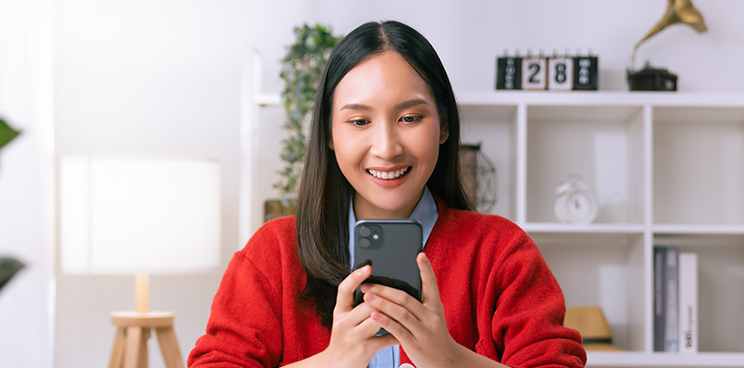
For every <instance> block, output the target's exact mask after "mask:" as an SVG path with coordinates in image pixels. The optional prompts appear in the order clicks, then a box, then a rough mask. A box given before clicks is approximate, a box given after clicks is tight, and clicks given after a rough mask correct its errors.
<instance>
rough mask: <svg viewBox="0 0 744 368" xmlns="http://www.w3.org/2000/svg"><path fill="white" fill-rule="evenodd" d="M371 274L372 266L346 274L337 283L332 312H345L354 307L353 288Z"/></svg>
mask: <svg viewBox="0 0 744 368" xmlns="http://www.w3.org/2000/svg"><path fill="white" fill-rule="evenodd" d="M371 274H372V267H370V266H364V267H362V268H360V269H358V270H356V271H354V272H352V273H351V274H349V276H346V278H345V279H344V281H341V283H340V284H339V285H338V295H337V297H336V307H335V308H334V310H333V313H334V314H336V313H345V312H349V311H351V309H352V308H354V290H356V288H357V286H359V284H361V283H362V282H363V281H364V280H366V279H367V278H368V277H369V275H371Z"/></svg>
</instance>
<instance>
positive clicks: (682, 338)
mask: <svg viewBox="0 0 744 368" xmlns="http://www.w3.org/2000/svg"><path fill="white" fill-rule="evenodd" d="M697 280H698V276H697V254H695V253H680V254H679V327H678V328H679V331H678V336H679V337H678V338H679V352H680V353H683V354H694V353H697V351H698V304H697V299H698V290H697V289H698V285H697Z"/></svg>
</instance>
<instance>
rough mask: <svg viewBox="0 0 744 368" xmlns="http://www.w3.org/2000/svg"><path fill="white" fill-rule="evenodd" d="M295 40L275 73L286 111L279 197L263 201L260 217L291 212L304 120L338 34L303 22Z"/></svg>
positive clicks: (299, 169) (302, 156)
mask: <svg viewBox="0 0 744 368" xmlns="http://www.w3.org/2000/svg"><path fill="white" fill-rule="evenodd" d="M294 35H295V43H294V44H292V45H289V46H288V47H287V54H286V56H285V57H284V59H283V60H282V70H281V73H280V74H279V76H280V77H281V78H282V79H283V80H284V90H283V91H282V93H281V98H282V105H284V110H285V112H286V121H285V123H284V126H283V127H284V129H285V130H286V131H287V138H285V139H284V140H282V144H283V147H282V151H281V159H282V161H284V169H283V170H281V171H279V175H280V176H281V177H280V179H279V181H278V182H277V183H275V184H274V188H277V189H279V192H280V198H279V199H275V200H268V201H266V203H265V204H264V220H265V221H268V220H271V219H273V218H277V217H281V216H286V215H291V214H293V213H294V205H295V203H296V197H297V188H298V184H299V181H300V174H301V173H302V166H303V164H304V162H305V142H306V135H305V130H306V125H307V124H306V123H307V122H308V120H309V118H310V113H311V111H312V110H313V102H314V101H315V93H316V92H317V91H318V85H319V83H320V77H321V75H322V73H323V69H324V68H325V65H326V62H327V61H328V57H329V56H330V55H331V51H333V48H334V47H336V44H337V43H338V41H340V40H341V37H336V36H334V35H333V34H332V28H331V27H330V26H324V25H321V24H316V25H315V26H313V27H311V26H308V25H307V24H304V25H303V26H302V27H295V29H294Z"/></svg>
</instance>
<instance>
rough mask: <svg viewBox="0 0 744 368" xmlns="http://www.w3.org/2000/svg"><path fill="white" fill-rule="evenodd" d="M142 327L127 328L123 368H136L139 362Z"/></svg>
mask: <svg viewBox="0 0 744 368" xmlns="http://www.w3.org/2000/svg"><path fill="white" fill-rule="evenodd" d="M141 340H142V327H139V326H130V327H129V328H127V346H126V348H125V351H124V368H139V367H137V365H138V363H139V360H140V348H141V347H142V341H141Z"/></svg>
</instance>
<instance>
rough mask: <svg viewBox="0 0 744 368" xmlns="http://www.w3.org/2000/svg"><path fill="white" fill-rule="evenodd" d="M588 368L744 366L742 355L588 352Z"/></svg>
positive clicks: (723, 367) (743, 356) (713, 367)
mask: <svg viewBox="0 0 744 368" xmlns="http://www.w3.org/2000/svg"><path fill="white" fill-rule="evenodd" d="M586 366H587V368H601V367H608V368H609V367H660V368H683V367H706V368H729V367H741V366H744V354H742V353H697V354H676V353H638V352H595V351H590V352H587V363H586Z"/></svg>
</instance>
